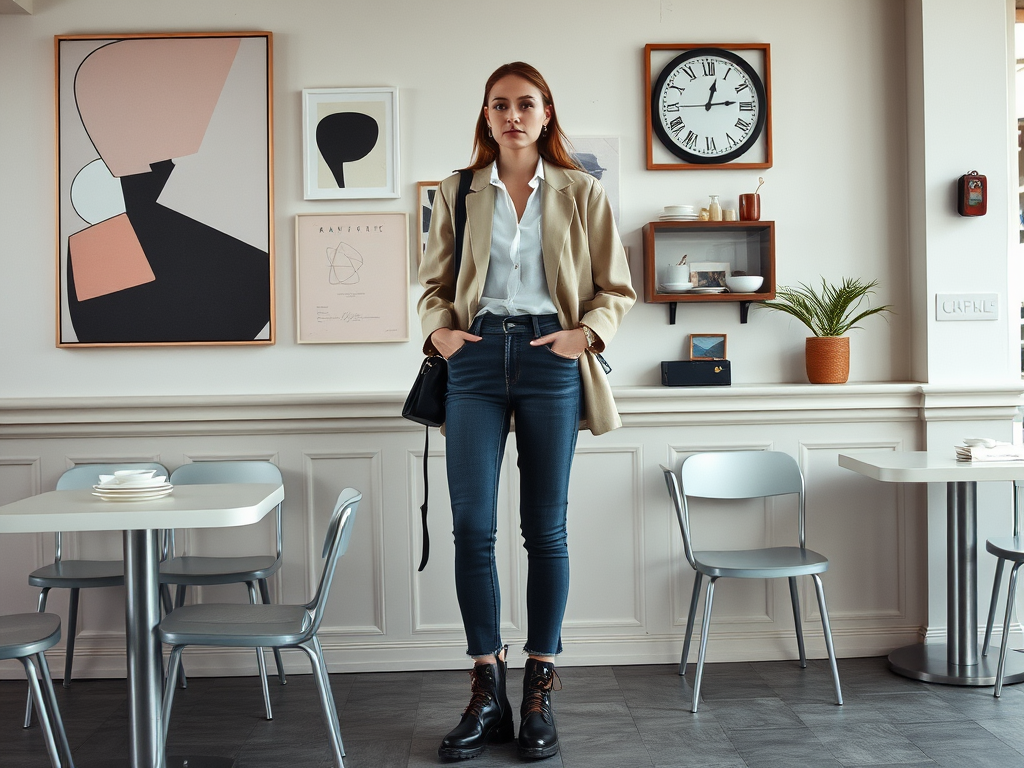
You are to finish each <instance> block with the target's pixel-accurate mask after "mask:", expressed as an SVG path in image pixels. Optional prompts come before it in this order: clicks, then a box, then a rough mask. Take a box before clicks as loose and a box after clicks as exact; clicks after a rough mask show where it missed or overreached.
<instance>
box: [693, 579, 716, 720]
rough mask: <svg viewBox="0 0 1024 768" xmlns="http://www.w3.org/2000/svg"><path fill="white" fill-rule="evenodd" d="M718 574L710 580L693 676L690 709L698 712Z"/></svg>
mask: <svg viewBox="0 0 1024 768" xmlns="http://www.w3.org/2000/svg"><path fill="white" fill-rule="evenodd" d="M716 581H718V577H717V576H712V577H711V578H710V579H709V580H708V593H707V596H706V597H705V598H704V624H703V625H702V626H701V628H700V652H699V653H698V654H697V671H696V673H695V674H694V676H693V701H692V703H691V704H690V711H691V712H694V713H696V711H697V703H698V702H699V701H700V682H701V679H702V678H703V677H704V656H705V655H706V654H707V650H708V628H709V627H710V626H711V603H712V602H713V601H714V599H715V582H716Z"/></svg>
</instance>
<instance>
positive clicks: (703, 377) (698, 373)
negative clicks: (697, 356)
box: [661, 360, 732, 387]
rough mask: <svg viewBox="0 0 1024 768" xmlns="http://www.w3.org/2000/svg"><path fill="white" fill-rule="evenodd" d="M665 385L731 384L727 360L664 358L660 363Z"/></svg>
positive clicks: (705, 385) (707, 385)
mask: <svg viewBox="0 0 1024 768" xmlns="http://www.w3.org/2000/svg"><path fill="white" fill-rule="evenodd" d="M661 383H662V384H664V385H665V386H666V387H727V386H729V385H730V384H732V368H731V367H730V366H729V361H728V360H666V361H663V362H662V363H661Z"/></svg>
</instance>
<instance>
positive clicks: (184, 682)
mask: <svg viewBox="0 0 1024 768" xmlns="http://www.w3.org/2000/svg"><path fill="white" fill-rule="evenodd" d="M187 591H188V585H187V584H179V585H178V586H177V587H176V588H175V590H174V607H175V608H181V607H182V606H183V605H185V595H186V593H187ZM167 594H168V596H170V594H171V590H170V587H168V588H167ZM178 676H179V678H180V680H181V683H180V685H181V689H182V690H185V689H186V688H188V677H187V676H186V675H185V664H184V662H183V663H182V664H181V669H180V670H179V673H178Z"/></svg>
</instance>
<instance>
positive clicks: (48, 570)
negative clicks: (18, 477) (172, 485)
mask: <svg viewBox="0 0 1024 768" xmlns="http://www.w3.org/2000/svg"><path fill="white" fill-rule="evenodd" d="M121 469H153V470H156V471H157V473H158V474H164V475H166V474H168V473H167V468H166V467H165V466H164V465H163V464H153V463H141V464H82V465H80V466H77V467H72V468H71V469H69V470H67V471H66V472H65V473H64V474H62V475H61V476H60V479H58V480H57V490H58V491H73V490H78V489H83V488H91V487H92V486H94V485H96V484H97V483H99V481H100V475H112V474H114V472H116V471H117V470H121ZM63 543H64V540H63V534H61V533H60V532H59V531H58V532H57V533H56V534H54V558H53V562H52V563H50V564H49V565H44V566H43V567H42V568H37V569H36V570H34V571H32V573H30V574H29V575H28V583H29V584H30V585H31V586H33V587H39V588H40V592H39V603H38V607H37V610H38V611H39V612H40V613H42V612H43V611H45V610H46V598H47V596H48V595H49V592H50V590H51V589H69V590H71V592H70V594H69V596H68V621H67V628H68V632H67V643H66V647H65V650H64V687H65V688H67V687H69V686H70V685H71V667H72V665H73V663H74V655H75V635H76V633H77V632H78V598H79V591H80V590H83V589H92V588H95V587H120V586H123V585H124V563H123V562H122V561H121V560H66V559H65V558H64V549H63ZM31 724H32V694H31V691H30V692H29V697H28V704H27V705H26V707H25V727H26V728H28V727H29V726H30V725H31Z"/></svg>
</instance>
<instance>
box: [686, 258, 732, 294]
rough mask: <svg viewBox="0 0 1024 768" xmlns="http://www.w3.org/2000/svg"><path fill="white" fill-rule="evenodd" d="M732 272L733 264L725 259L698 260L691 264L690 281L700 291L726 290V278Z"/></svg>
mask: <svg viewBox="0 0 1024 768" xmlns="http://www.w3.org/2000/svg"><path fill="white" fill-rule="evenodd" d="M731 274H732V267H731V265H730V264H729V263H728V262H724V261H723V262H719V261H698V262H695V263H692V264H690V282H691V283H693V287H694V289H696V290H698V291H700V292H706V291H707V289H721V290H723V291H724V290H725V278H727V277H729V276H730V275H731Z"/></svg>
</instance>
